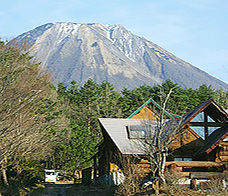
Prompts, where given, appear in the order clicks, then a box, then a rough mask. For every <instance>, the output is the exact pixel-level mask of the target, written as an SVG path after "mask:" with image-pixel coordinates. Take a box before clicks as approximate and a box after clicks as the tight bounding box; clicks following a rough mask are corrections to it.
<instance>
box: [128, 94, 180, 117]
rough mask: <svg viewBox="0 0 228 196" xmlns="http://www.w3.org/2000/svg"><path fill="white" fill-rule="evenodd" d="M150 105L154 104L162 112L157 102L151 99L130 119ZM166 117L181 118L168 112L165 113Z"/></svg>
mask: <svg viewBox="0 0 228 196" xmlns="http://www.w3.org/2000/svg"><path fill="white" fill-rule="evenodd" d="M149 104H152V105H154V106H155V107H156V108H157V109H158V110H159V111H161V110H162V107H161V106H160V105H159V104H158V103H157V102H155V101H154V100H153V99H152V98H150V99H149V100H148V101H146V102H145V103H144V104H143V105H142V106H140V107H139V108H138V109H137V110H135V111H134V112H133V113H132V114H131V115H130V116H129V117H128V119H130V118H132V117H133V116H135V115H136V114H138V113H139V112H140V111H141V110H142V109H143V108H144V107H145V106H147V105H149ZM165 115H166V116H167V117H168V118H180V116H178V115H176V114H172V113H169V112H167V111H165Z"/></svg>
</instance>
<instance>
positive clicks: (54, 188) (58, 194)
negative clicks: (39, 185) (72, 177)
mask: <svg viewBox="0 0 228 196" xmlns="http://www.w3.org/2000/svg"><path fill="white" fill-rule="evenodd" d="M71 186H72V184H46V185H45V188H44V189H43V192H42V196H67V191H66V189H67V188H70V187H71Z"/></svg>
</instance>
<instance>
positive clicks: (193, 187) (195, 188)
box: [191, 178, 197, 190]
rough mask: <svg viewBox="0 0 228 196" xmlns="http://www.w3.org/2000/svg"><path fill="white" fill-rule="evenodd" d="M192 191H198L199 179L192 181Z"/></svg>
mask: <svg viewBox="0 0 228 196" xmlns="http://www.w3.org/2000/svg"><path fill="white" fill-rule="evenodd" d="M191 189H193V190H197V179H195V178H194V179H192V180H191Z"/></svg>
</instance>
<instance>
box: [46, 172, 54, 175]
mask: <svg viewBox="0 0 228 196" xmlns="http://www.w3.org/2000/svg"><path fill="white" fill-rule="evenodd" d="M46 175H55V173H54V172H46Z"/></svg>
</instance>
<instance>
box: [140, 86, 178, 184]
mask: <svg viewBox="0 0 228 196" xmlns="http://www.w3.org/2000/svg"><path fill="white" fill-rule="evenodd" d="M172 90H173V89H171V90H170V92H169V94H168V95H167V96H166V99H165V101H164V103H163V105H162V109H161V113H160V118H159V119H157V120H156V123H155V124H156V126H154V121H155V120H150V119H149V120H148V119H147V120H146V119H144V120H143V122H142V123H143V124H147V125H150V126H149V129H150V130H148V131H149V132H150V133H151V134H148V135H147V137H145V139H144V140H143V142H142V148H143V151H144V153H145V155H147V158H148V161H149V164H150V166H151V169H152V173H153V176H154V177H158V178H159V180H161V182H162V183H164V184H165V183H166V180H165V163H166V158H167V156H168V155H169V148H170V145H171V144H172V142H174V141H175V138H176V137H175V136H177V134H178V133H179V132H180V131H181V130H180V129H179V125H180V123H181V122H182V119H169V120H168V119H165V118H164V116H165V111H166V110H165V108H166V104H167V101H168V99H169V97H170V95H171V93H172Z"/></svg>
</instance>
